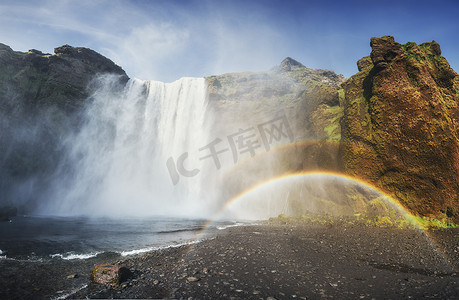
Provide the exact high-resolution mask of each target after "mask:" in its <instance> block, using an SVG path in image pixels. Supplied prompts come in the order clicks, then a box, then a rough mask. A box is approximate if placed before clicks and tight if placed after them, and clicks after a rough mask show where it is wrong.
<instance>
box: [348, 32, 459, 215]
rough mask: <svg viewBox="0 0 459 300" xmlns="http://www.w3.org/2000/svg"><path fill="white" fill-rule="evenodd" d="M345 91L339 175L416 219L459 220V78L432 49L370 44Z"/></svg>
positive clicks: (387, 40) (382, 41) (389, 40)
mask: <svg viewBox="0 0 459 300" xmlns="http://www.w3.org/2000/svg"><path fill="white" fill-rule="evenodd" d="M371 47H372V52H371V56H370V58H371V62H370V60H369V58H368V57H365V58H363V59H362V60H360V61H359V62H358V67H359V71H360V72H359V73H357V74H356V75H354V76H352V77H351V78H350V79H349V80H347V81H346V82H345V83H344V84H343V87H344V91H345V101H344V116H343V118H342V122H341V127H342V140H341V142H342V148H341V160H342V168H343V169H344V171H345V172H347V173H349V174H351V175H354V176H356V177H360V178H362V179H364V180H367V181H369V182H371V183H373V184H375V185H376V186H379V187H381V188H382V189H383V190H385V191H387V192H388V193H389V194H390V195H392V196H393V197H395V198H397V199H399V200H400V201H401V202H402V204H404V205H405V206H406V207H407V208H408V209H410V210H411V211H412V212H415V213H417V214H421V215H426V216H434V217H437V218H441V217H448V218H450V219H453V220H455V221H456V222H457V221H458V220H459V218H458V217H459V210H458V207H459V205H458V199H459V133H458V129H459V107H458V103H459V97H458V96H459V76H457V73H456V72H455V71H454V70H453V69H451V67H450V66H449V64H448V62H447V60H446V59H445V58H444V57H442V56H441V51H440V46H439V45H438V43H436V42H435V41H432V42H431V43H424V44H421V45H417V44H415V43H407V44H405V45H401V44H399V43H397V42H395V41H394V38H393V37H391V36H384V37H382V38H372V39H371Z"/></svg>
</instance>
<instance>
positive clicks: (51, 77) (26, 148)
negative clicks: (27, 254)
mask: <svg viewBox="0 0 459 300" xmlns="http://www.w3.org/2000/svg"><path fill="white" fill-rule="evenodd" d="M54 52H55V54H53V55H51V54H44V53H42V52H40V51H38V50H30V51H28V52H26V53H22V52H17V51H13V50H12V49H11V48H10V47H8V46H6V45H3V44H0V153H1V155H0V167H1V169H0V204H2V202H3V203H6V202H8V201H11V195H12V194H14V201H15V202H19V203H20V202H21V199H27V198H30V197H31V195H32V197H33V194H34V193H35V191H38V190H39V189H40V185H41V184H45V181H46V179H45V178H46V177H47V175H48V174H49V173H51V172H52V170H53V169H55V168H56V166H57V163H58V161H59V157H60V155H61V153H60V152H61V149H60V147H59V145H60V141H61V140H63V139H64V138H65V137H66V135H67V134H68V133H69V132H70V130H71V129H72V128H74V127H76V125H77V124H78V122H79V116H78V115H79V113H80V112H81V109H82V108H83V106H84V104H85V100H86V99H87V98H88V96H89V95H90V94H91V83H92V80H93V79H94V78H95V77H96V76H98V75H101V74H106V73H110V74H116V75H118V76H119V80H120V82H121V83H123V82H126V81H127V79H128V77H127V75H126V73H125V72H124V71H123V70H122V69H121V68H120V67H119V66H117V65H115V64H114V63H113V62H112V61H110V60H109V59H107V58H105V57H103V56H102V55H100V54H98V53H96V52H95V51H92V50H90V49H86V48H75V47H71V46H68V45H65V46H62V47H58V48H56V49H55V50H54ZM32 175H39V176H38V177H37V178H39V179H38V181H36V180H34V181H31V180H30V178H31V176H32ZM18 183H20V184H18ZM24 201H26V200H24Z"/></svg>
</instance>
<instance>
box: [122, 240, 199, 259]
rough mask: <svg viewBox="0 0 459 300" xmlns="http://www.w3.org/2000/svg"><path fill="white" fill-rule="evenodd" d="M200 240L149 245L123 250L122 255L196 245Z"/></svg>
mask: <svg viewBox="0 0 459 300" xmlns="http://www.w3.org/2000/svg"><path fill="white" fill-rule="evenodd" d="M199 242H200V241H190V242H186V243H180V244H175V245H168V246H160V247H147V248H142V249H136V250H130V251H123V252H121V256H131V255H139V254H143V253H146V252H151V251H157V250H163V249H170V248H178V247H182V246H188V245H194V244H196V243H199Z"/></svg>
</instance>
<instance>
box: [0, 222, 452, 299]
mask: <svg viewBox="0 0 459 300" xmlns="http://www.w3.org/2000/svg"><path fill="white" fill-rule="evenodd" d="M428 235H429V236H427V235H426V234H424V232H422V231H419V230H412V229H393V228H376V227H360V226H343V227H338V226H332V227H329V226H322V225H311V224H310V225H273V224H262V225H250V226H239V227H229V228H226V229H225V230H218V231H215V233H212V235H209V236H207V237H205V238H204V239H203V240H202V241H200V242H197V243H194V244H190V245H182V246H179V247H168V248H163V249H159V250H154V251H150V252H146V253H143V254H138V255H133V256H121V255H120V254H117V253H103V254H100V255H98V256H96V257H93V258H89V259H84V260H62V259H54V260H51V261H50V262H45V263H43V262H21V261H6V260H1V261H0V266H1V268H2V270H1V271H0V279H1V281H0V282H1V283H0V298H8V299H17V298H48V299H73V298H86V297H89V298H189V297H192V298H197V299H215V298H231V297H234V298H241V299H242V298H243V299H246V298H250V299H266V298H268V297H273V298H276V299H293V298H298V299H304V298H306V299H309V298H319V297H328V298H338V299H343V298H344V299H355V298H362V299H365V298H368V299H371V298H375V299H380V298H393V299H402V298H405V299H406V298H409V296H411V297H413V298H422V297H434V298H436V299H455V298H456V299H457V298H459V291H458V288H457V287H458V286H459V277H458V275H457V273H456V272H457V271H458V269H459V258H458V255H459V253H458V252H459V230H458V229H449V230H441V231H437V232H433V231H432V232H429V233H428ZM99 263H111V264H115V263H116V264H121V265H123V266H126V267H127V268H129V269H130V270H131V271H132V272H133V276H132V277H131V278H130V279H129V280H128V281H126V282H124V283H122V284H121V285H120V286H118V287H116V288H109V287H105V286H101V285H96V284H93V283H91V282H90V280H89V275H90V273H91V271H92V268H93V267H94V265H96V264H99Z"/></svg>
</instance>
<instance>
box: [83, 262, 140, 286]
mask: <svg viewBox="0 0 459 300" xmlns="http://www.w3.org/2000/svg"><path fill="white" fill-rule="evenodd" d="M131 275H132V273H131V271H130V270H129V269H128V268H126V267H123V266H120V265H108V264H99V265H97V266H95V267H94V269H93V270H92V273H91V280H92V282H93V283H97V284H103V285H110V286H118V285H120V284H121V283H122V282H124V281H126V280H127V279H128V278H129V277H130V276H131Z"/></svg>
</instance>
